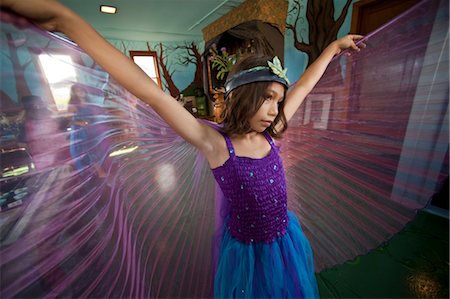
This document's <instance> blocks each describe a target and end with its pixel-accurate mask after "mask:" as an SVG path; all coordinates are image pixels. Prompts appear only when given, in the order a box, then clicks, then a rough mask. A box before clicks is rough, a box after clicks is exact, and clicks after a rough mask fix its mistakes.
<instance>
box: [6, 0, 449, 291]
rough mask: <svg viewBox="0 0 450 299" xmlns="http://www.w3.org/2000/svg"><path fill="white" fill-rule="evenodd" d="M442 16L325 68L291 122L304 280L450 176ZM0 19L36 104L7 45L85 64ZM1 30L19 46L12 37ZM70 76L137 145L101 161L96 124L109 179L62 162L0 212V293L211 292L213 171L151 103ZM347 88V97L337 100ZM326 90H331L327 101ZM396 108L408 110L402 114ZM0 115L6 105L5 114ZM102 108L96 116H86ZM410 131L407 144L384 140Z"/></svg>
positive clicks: (392, 223)
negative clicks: (112, 110)
mask: <svg viewBox="0 0 450 299" xmlns="http://www.w3.org/2000/svg"><path fill="white" fill-rule="evenodd" d="M439 5H441V6H439ZM448 11H449V10H448V1H440V2H439V1H421V3H420V6H418V7H417V9H415V10H413V11H411V12H410V13H408V14H407V15H405V16H403V17H402V18H398V19H396V20H395V23H392V24H391V25H389V26H387V27H384V28H382V30H381V31H379V32H377V33H375V34H373V35H371V36H370V39H369V40H370V44H368V47H367V48H366V49H365V50H364V51H361V52H360V53H358V54H357V55H352V56H351V57H350V58H349V57H347V56H345V55H342V56H340V57H338V58H336V59H335V60H334V61H333V62H332V63H331V64H330V65H329V67H328V70H327V73H326V74H325V75H324V77H323V80H321V82H319V84H318V86H317V90H315V91H314V90H313V93H312V94H311V95H312V96H314V97H312V98H309V99H306V101H305V105H303V106H302V107H300V109H299V110H298V112H297V115H295V116H294V117H293V118H292V119H291V121H290V123H289V127H290V128H289V129H288V130H287V131H286V132H285V135H284V136H283V139H282V141H281V142H280V143H279V144H280V145H281V151H280V155H281V156H282V158H283V164H284V171H285V176H286V184H287V193H288V200H289V205H288V206H289V210H292V211H293V212H294V213H295V214H296V215H297V217H299V219H300V220H301V225H302V229H303V231H304V233H305V235H306V236H308V240H309V242H310V244H311V247H312V249H313V252H314V264H315V265H314V266H315V267H314V270H315V271H318V272H320V271H321V270H323V269H326V268H329V267H332V266H334V265H336V264H341V263H343V262H345V261H347V260H350V259H353V258H354V257H355V256H358V255H361V254H364V253H366V252H367V251H368V250H371V249H373V248H376V247H377V246H378V245H379V244H381V243H383V242H384V241H386V240H388V239H389V238H391V237H392V236H393V235H394V234H395V233H397V232H398V231H399V230H401V229H402V228H403V227H404V226H405V224H406V223H408V222H409V221H410V220H411V219H413V218H414V216H415V214H416V211H417V210H418V209H421V208H423V207H424V206H425V205H426V204H427V203H428V202H429V198H430V197H431V196H432V195H433V194H434V192H435V191H436V186H438V185H439V184H438V183H439V180H440V177H442V176H448V140H449V139H448V121H447V120H448V88H438V87H446V86H448V55H442V52H441V49H445V46H446V45H447V44H448V43H447V40H448V39H447V36H448V35H447V32H448ZM436 12H438V14H436ZM2 16H4V14H2V15H0V19H1V17H2ZM11 19H12V20H14V19H18V18H16V17H13V18H11ZM1 25H2V32H1V34H0V35H1V36H3V38H4V40H5V42H3V43H0V49H3V51H2V53H4V54H5V55H2V56H1V57H3V59H4V61H3V62H5V63H3V64H2V67H1V71H2V78H5V82H6V79H10V78H19V77H18V76H17V75H20V74H22V75H23V76H20V78H24V79H23V80H25V78H26V79H27V80H26V81H27V82H25V81H24V83H27V84H28V85H29V86H35V87H36V88H37V87H38V86H42V93H43V94H46V93H47V90H48V86H47V85H42V84H43V82H46V77H45V76H44V74H43V73H37V74H35V72H37V70H35V69H34V68H33V67H32V65H33V64H31V65H30V66H29V67H27V68H25V69H22V68H14V66H13V65H12V64H11V63H10V62H9V60H8V57H9V55H10V54H11V50H10V49H9V46H11V45H21V46H20V47H17V48H16V49H15V50H14V51H17V52H18V54H19V57H23V58H24V59H30V61H37V59H39V58H38V55H40V54H42V53H49V54H52V52H51V51H52V49H53V47H51V48H48V45H49V44H52V45H53V44H54V43H55V44H58V45H61V47H60V48H61V51H62V49H63V48H64V51H65V52H66V53H68V54H70V55H72V56H74V57H78V56H77V55H83V60H84V61H90V60H89V58H88V57H87V56H86V55H85V54H83V53H82V52H81V51H80V50H79V49H78V48H76V47H74V46H73V45H72V44H69V43H65V42H64V41H63V40H59V39H56V37H55V36H54V35H49V34H48V33H46V32H42V31H41V30H39V29H37V28H34V27H31V25H29V26H28V27H30V28H28V29H27V28H25V29H24V28H23V26H20V27H18V28H16V27H14V25H12V24H9V23H5V22H2V23H1ZM405 32H406V33H407V32H415V34H414V35H410V34H405ZM9 33H12V34H10V37H12V38H17V39H16V40H12V41H8V40H7V38H9V37H8V36H7V34H9ZM50 42H51V43H50ZM429 45H432V47H429ZM36 49H40V50H39V51H36ZM392 53H395V55H393V54H392ZM31 59H34V60H31ZM405 59H406V60H405ZM24 61H25V60H24ZM438 62H439V63H438ZM402 66H406V67H408V68H407V69H405V68H403V67H402ZM75 67H76V69H77V74H79V76H77V78H79V80H80V83H82V84H88V86H89V88H92V90H93V91H97V93H98V94H102V92H103V91H105V90H106V91H108V92H110V91H114V93H113V94H114V97H115V98H117V103H118V109H120V111H121V112H123V113H125V114H126V115H128V117H121V118H116V119H114V123H116V122H119V123H120V125H121V126H124V127H127V128H130V129H133V131H134V132H135V133H136V134H135V135H133V136H132V137H131V138H129V140H127V144H128V143H131V144H132V145H133V147H131V149H135V150H134V151H130V152H128V153H122V154H121V155H117V156H114V155H111V154H112V153H114V152H115V151H116V150H118V149H121V150H122V143H121V142H118V141H117V139H115V138H114V139H111V138H110V137H114V136H116V135H115V134H116V131H114V130H110V129H108V128H106V129H104V130H103V131H102V132H101V133H102V134H96V138H97V140H101V141H105V142H109V141H110V142H111V145H110V146H108V147H107V148H106V149H102V151H101V153H102V157H105V162H104V163H103V164H104V165H107V166H108V177H107V178H106V180H105V179H103V180H102V179H100V178H98V177H96V176H88V175H86V174H87V172H88V171H89V170H88V169H87V168H83V169H82V170H81V171H79V170H76V169H74V168H72V167H67V166H68V165H69V164H74V162H75V160H74V158H72V157H70V156H69V155H68V154H67V156H66V157H64V158H61V159H59V160H58V161H56V162H58V163H59V164H57V165H55V167H53V168H52V169H49V170H48V171H49V173H48V179H46V180H45V183H42V185H40V186H37V187H39V190H37V191H36V192H35V193H33V194H30V195H29V196H27V197H25V198H23V203H24V204H23V205H21V206H18V207H16V208H14V209H11V210H9V211H5V212H3V211H2V212H0V216H1V217H2V225H1V230H2V232H4V233H3V234H2V244H1V247H0V256H1V259H0V268H1V270H2V273H4V274H5V275H3V276H2V279H1V281H0V295H1V297H5V298H13V297H17V298H25V297H33V298H35V297H64V298H86V297H90V298H112V297H114V298H210V297H211V296H212V295H213V293H212V289H213V287H212V281H211V280H212V277H214V276H215V273H218V272H217V271H216V270H215V269H214V271H213V269H212V268H213V266H212V263H211V260H213V258H214V257H212V256H211V253H212V250H211V248H212V247H213V244H211V242H212V241H211V240H212V239H213V238H212V237H213V235H214V232H215V231H214V227H215V221H217V219H218V217H217V214H215V212H217V207H216V206H215V200H214V199H215V194H216V191H217V190H216V188H215V179H214V177H213V175H212V174H211V170H210V168H209V166H208V163H207V162H206V161H205V159H204V157H202V156H201V155H200V154H199V151H198V150H197V149H196V148H194V147H193V146H191V145H190V144H188V143H187V142H186V141H184V140H183V139H182V138H181V137H180V136H179V135H177V134H176V132H175V131H173V130H172V129H171V128H170V127H169V125H168V124H167V123H165V122H164V121H163V120H162V119H161V118H160V117H159V116H158V115H157V114H156V113H155V112H154V111H153V110H152V109H151V108H150V107H149V106H148V105H147V104H145V103H143V102H141V101H139V100H138V99H136V98H135V97H132V96H131V95H130V94H129V93H127V92H126V91H125V90H124V89H123V88H122V87H120V86H116V85H115V84H113V83H112V82H111V81H108V82H107V84H105V82H104V80H103V79H102V78H105V77H106V74H104V73H102V72H101V71H100V70H97V69H96V68H95V69H91V68H86V67H80V66H78V65H76V64H75ZM344 67H345V68H344ZM419 79H420V80H419ZM28 81H29V82H28ZM418 82H419V83H420V84H418ZM66 83H67V84H73V82H66ZM341 83H342V84H341ZM353 83H358V84H357V85H353ZM387 83H389V84H387ZM377 84H381V85H377ZM104 85H106V86H105V87H104ZM349 86H350V87H352V88H350V90H349V92H350V94H349V93H347V92H345V93H344V94H343V95H342V94H341V93H340V92H338V91H339V90H340V89H339V88H344V89H345V90H347V87H349ZM360 86H361V87H364V88H361V89H359V88H358V87H360ZM14 87H15V85H14V84H4V85H3V87H2V88H3V89H4V90H6V89H8V88H14ZM331 87H332V88H333V90H334V89H335V88H336V89H337V90H336V91H337V92H336V93H334V95H333V98H332V99H331V100H330V99H329V97H328V95H329V94H328V92H329V91H330V90H331ZM369 87H372V88H369ZM324 90H326V91H327V94H325V95H324V94H322V93H323V91H324ZM405 90H407V91H408V92H406V91H405ZM6 91H7V90H6ZM7 93H8V92H5V94H7ZM314 93H315V94H314ZM416 95H417V96H416ZM419 95H425V96H424V97H423V98H421V97H419ZM5 98H6V97H2V100H3V99H5ZM374 99H376V100H374ZM365 100H367V101H365ZM310 101H313V102H318V101H319V102H320V101H321V102H323V103H326V102H327V101H331V106H330V109H329V110H330V111H329V114H328V112H327V111H325V110H326V109H325V108H326V107H325V105H322V106H323V107H324V108H323V109H322V108H320V107H318V106H320V105H310V106H309V105H308V104H309V102H310ZM358 101H359V102H360V103H365V105H364V106H361V111H366V112H367V113H369V112H371V113H373V114H370V115H371V116H372V117H370V118H369V117H367V118H366V117H357V116H358V115H357V114H356V115H355V113H357V112H358V111H357V107H358V105H357V104H358ZM425 103H426V104H427V106H426V107H427V109H424V108H425ZM407 104H408V105H409V106H408V107H411V109H405V105H407ZM0 106H1V107H0V108H1V110H2V112H3V111H5V109H6V105H0ZM321 109H322V110H321ZM318 112H323V113H320V115H321V116H323V117H321V121H323V122H325V124H326V126H318V127H317V128H315V127H314V124H315V123H314V121H313V120H312V118H311V117H310V116H311V115H312V114H314V113H318ZM101 114H103V115H104V114H105V112H103V113H98V114H96V115H101ZM308 117H309V118H308ZM424 120H426V123H422V122H423V121H424ZM315 122H316V123H317V120H316V121H315ZM440 123H442V126H439V124H440ZM406 127H408V134H406V133H405V134H403V133H401V130H396V129H395V130H394V128H406ZM91 139H93V137H91ZM90 142H93V140H90ZM128 149H129V148H128ZM55 150H62V151H64V150H65V148H64V147H60V148H59V149H56V148H55ZM67 152H68V150H67ZM400 153H401V154H400ZM237 159H239V158H237ZM100 162H102V161H101V160H97V161H94V162H93V163H94V164H98V163H100ZM91 165H92V164H91ZM31 175H32V174H31V173H30V174H29V176H31ZM34 175H40V174H39V173H37V174H34ZM86 177H87V179H86ZM17 178H21V177H17ZM411 178H414V180H411ZM105 181H106V182H108V184H106V183H105ZM422 181H423V182H424V183H420V182H422ZM2 187H3V185H2ZM239 188H240V185H239ZM13 191H14V190H13ZM243 209H244V210H245V207H243ZM228 215H230V214H229V213H224V214H223V216H225V217H226V216H228ZM287 215H288V217H289V213H288V214H287ZM288 221H289V222H288V224H289V225H288V226H287V232H286V233H285V234H284V235H283V237H282V242H284V241H285V240H286V241H288V239H287V237H288V236H290V235H291V234H290V232H289V229H290V227H291V226H292V224H294V223H295V222H294V220H291V219H290V218H288ZM220 227H222V226H220ZM230 235H231V234H229V233H227V231H226V230H225V231H224V236H223V237H222V239H221V240H223V242H222V244H227V245H228V246H227V247H228V248H231V247H230V246H232V245H233V246H235V248H238V247H239V248H241V249H249V248H250V249H252V248H253V249H255V250H256V248H262V249H263V250H269V249H270V247H269V246H268V244H266V243H259V242H256V243H254V245H252V246H250V245H247V244H242V242H240V241H237V239H235V238H234V237H232V240H231V241H233V242H231V241H229V240H228V239H227V237H229V236H230ZM270 244H271V245H272V247H273V246H278V247H279V244H280V243H279V242H278V240H276V241H274V242H272V243H270ZM281 244H283V243H281ZM214 245H215V244H214ZM243 245H245V246H246V247H244V246H243ZM283 246H284V245H283ZM272 249H273V248H272ZM227 252H231V251H228V250H225V249H224V250H222V253H223V254H226V253H227ZM272 252H278V251H276V250H273V251H272ZM289 252H291V251H289ZM223 256H224V257H225V256H228V257H231V258H232V256H231V255H229V254H228V255H223ZM245 256H249V258H252V257H251V256H250V255H245V254H242V253H239V259H241V260H242V259H243V257H245ZM264 261H267V260H264ZM255 265H259V264H255ZM304 265H306V263H304V264H302V266H303V267H304ZM61 269H62V270H63V271H60V270H61ZM241 269H243V268H241ZM255 269H256V272H255V273H258V274H263V273H264V272H262V271H259V268H255ZM297 269H301V267H297ZM220 273H225V271H223V272H220ZM228 273H234V274H235V275H236V277H234V276H233V277H227V278H229V279H233V280H234V281H235V282H237V280H238V279H240V277H239V276H238V274H239V273H237V272H236V271H233V272H228ZM236 273H237V274H236ZM241 273H242V271H241ZM244 274H245V273H244ZM216 276H217V275H216ZM246 277H248V276H246ZM277 281H281V278H280V279H279V280H278V277H277ZM249 284H250V282H249V283H247V285H249ZM252 285H253V284H252ZM238 287H240V286H235V290H236V296H249V295H248V292H249V291H250V290H249V289H248V288H245V287H243V288H241V289H238ZM242 289H244V292H247V293H246V295H245V293H244V294H242ZM238 292H240V294H239V293H238ZM261 293H263V292H261ZM264 293H267V292H264ZM264 293H263V294H264Z"/></svg>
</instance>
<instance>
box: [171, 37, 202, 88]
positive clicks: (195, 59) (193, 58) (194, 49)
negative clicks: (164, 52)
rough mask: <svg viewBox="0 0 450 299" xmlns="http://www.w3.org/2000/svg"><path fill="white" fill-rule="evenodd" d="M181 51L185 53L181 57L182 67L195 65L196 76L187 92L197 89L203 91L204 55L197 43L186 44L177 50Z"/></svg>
mask: <svg viewBox="0 0 450 299" xmlns="http://www.w3.org/2000/svg"><path fill="white" fill-rule="evenodd" d="M177 49H181V50H184V51H185V54H184V55H181V56H180V57H179V61H180V64H181V65H184V66H188V65H189V64H194V65H195V75H194V80H193V81H192V83H191V84H189V86H188V87H187V88H186V90H192V89H195V88H200V89H202V86H203V62H202V54H201V53H200V51H199V48H198V46H197V44H196V43H195V42H191V43H185V44H184V45H183V46H178V47H176V48H175V50H177Z"/></svg>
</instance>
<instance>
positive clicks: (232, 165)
mask: <svg viewBox="0 0 450 299" xmlns="http://www.w3.org/2000/svg"><path fill="white" fill-rule="evenodd" d="M263 134H264V137H266V139H267V141H268V142H269V143H270V147H271V150H270V153H269V155H267V156H266V157H264V158H262V159H253V158H249V157H239V156H236V154H235V151H234V148H233V145H232V143H231V140H230V138H229V137H228V136H227V135H225V134H223V135H224V137H225V141H226V143H227V147H228V152H229V153H230V158H229V159H228V160H227V161H226V162H225V163H224V164H223V165H222V166H219V167H217V168H215V169H213V170H212V172H213V174H214V177H215V178H216V181H217V182H218V184H219V186H220V188H221V189H222V192H223V194H224V195H225V198H226V199H227V200H229V202H230V215H229V218H228V222H227V226H228V229H229V230H230V233H231V235H232V236H233V237H235V238H236V239H238V240H239V241H241V242H244V243H247V244H249V243H253V242H265V243H270V242H272V241H273V240H274V239H275V238H276V237H278V236H282V235H284V233H285V232H286V228H287V224H288V223H287V222H288V217H287V194H286V179H285V176H284V169H283V164H282V161H281V158H280V156H279V154H278V148H277V147H276V146H275V144H274V143H273V140H272V138H271V137H270V135H269V134H268V133H266V132H264V133H263Z"/></svg>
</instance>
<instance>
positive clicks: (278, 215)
mask: <svg viewBox="0 0 450 299" xmlns="http://www.w3.org/2000/svg"><path fill="white" fill-rule="evenodd" d="M263 134H264V136H265V138H266V139H267V141H268V142H269V143H270V147H271V150H270V153H269V154H268V155H267V156H266V157H264V158H262V159H253V158H248V157H239V156H236V154H235V151H234V148H233V144H232V142H231V140H230V138H229V137H228V136H227V135H226V134H224V138H225V141H226V144H227V148H228V152H229V155H230V157H229V159H228V160H227V161H226V162H225V163H224V164H223V165H222V166H220V167H217V168H215V169H213V170H212V171H213V174H214V177H215V179H216V181H217V182H218V184H219V185H220V187H221V189H222V191H223V193H224V195H225V197H226V199H227V200H228V201H229V206H230V212H229V214H228V216H227V217H226V219H225V225H224V227H223V237H222V243H221V249H220V259H219V265H218V269H217V272H216V276H215V281H214V296H215V297H216V298H236V297H240V298H267V297H269V298H317V297H318V290H317V284H316V279H315V276H314V264H313V256H312V251H311V247H310V245H309V242H308V240H307V239H306V237H305V235H304V234H303V232H302V229H301V227H300V224H299V222H298V220H297V218H296V217H295V215H294V214H293V213H290V212H288V211H287V193H286V180H285V175H284V168H283V163H282V161H281V158H280V156H279V154H278V148H277V147H276V146H275V145H274V142H273V140H272V139H271V137H270V136H269V134H268V133H266V132H264V133H263Z"/></svg>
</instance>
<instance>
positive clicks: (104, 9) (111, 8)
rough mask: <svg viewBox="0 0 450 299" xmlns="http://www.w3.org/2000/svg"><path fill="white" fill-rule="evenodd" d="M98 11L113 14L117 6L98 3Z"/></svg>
mask: <svg viewBox="0 0 450 299" xmlns="http://www.w3.org/2000/svg"><path fill="white" fill-rule="evenodd" d="M100 11H101V12H103V13H110V14H114V13H116V12H117V7H114V6H109V5H100Z"/></svg>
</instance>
